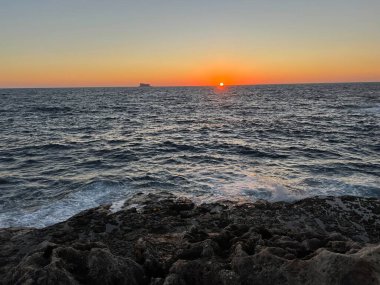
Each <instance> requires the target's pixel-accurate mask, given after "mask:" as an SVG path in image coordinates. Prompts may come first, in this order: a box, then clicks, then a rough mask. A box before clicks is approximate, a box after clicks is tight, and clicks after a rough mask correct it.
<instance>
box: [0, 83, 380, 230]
mask: <svg viewBox="0 0 380 285" xmlns="http://www.w3.org/2000/svg"><path fill="white" fill-rule="evenodd" d="M379 182H380V83H368V84H319V85H318V84H315V85H266V86H231V87H226V88H224V89H218V88H213V87H171V88H76V89H0V227H8V226H33V227H43V226H46V225H50V224H53V223H56V222H59V221H62V220H65V219H67V218H68V217H70V216H72V215H74V214H76V213H78V212H80V211H82V210H84V209H87V208H91V207H94V206H97V205H99V204H104V203H112V202H116V203H115V205H117V202H119V203H120V201H122V200H123V199H126V198H128V197H130V196H131V195H133V193H136V192H148V191H159V190H167V191H171V192H173V193H177V194H181V195H185V196H187V197H191V198H193V199H195V200H196V201H199V202H207V201H215V200H220V199H232V200H256V199H267V200H271V201H278V200H294V199H300V198H304V197H308V196H315V195H337V196H339V195H359V196H372V197H380V183H379Z"/></svg>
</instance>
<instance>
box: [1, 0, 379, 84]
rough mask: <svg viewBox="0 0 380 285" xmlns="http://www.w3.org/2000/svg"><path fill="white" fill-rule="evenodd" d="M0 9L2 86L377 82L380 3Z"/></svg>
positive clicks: (21, 1) (78, 1) (43, 4)
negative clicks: (224, 82)
mask: <svg viewBox="0 0 380 285" xmlns="http://www.w3.org/2000/svg"><path fill="white" fill-rule="evenodd" d="M0 7H1V8H0V27H1V29H0V39H1V41H0V87H17V86H31V87H33V86H89V85H91V86H112V85H126V86H128V85H135V84H137V83H138V82H140V81H148V82H151V83H152V84H155V85H209V84H214V83H216V82H218V81H226V82H227V83H229V84H250V83H252V84H255V83H287V82H290V83H292V82H337V81H339V82H341V81H380V17H379V15H378V14H379V11H380V1H378V0H377V1H375V0H364V1H350V0H348V1H343V0H339V1H338V0H335V1H334V0H333V1H324V0H322V1H306V0H303V1H300V0H291V1H290V0H288V1H287V0H283V1H244V0H237V1H226V0H223V1H220V0H219V1H216V0H215V1H214V0H212V1H168V0H160V1H158V0H157V1H153V0H146V1H120V0H117V1H105V0H104V1H99V0H91V1H90V0H75V1H74V0H65V1H64V0H49V1H47V0H36V1H32V0H29V1H27V0H17V1H15V0H13V1H4V0H0Z"/></svg>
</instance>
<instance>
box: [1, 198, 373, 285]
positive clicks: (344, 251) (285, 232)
mask: <svg viewBox="0 0 380 285" xmlns="http://www.w3.org/2000/svg"><path fill="white" fill-rule="evenodd" d="M379 242H380V200H379V199H377V198H363V197H354V196H342V197H331V196H327V197H313V198H306V199H303V200H298V201H295V202H267V201H263V200H259V201H257V202H249V203H237V202H229V201H225V202H216V203H209V204H201V205H196V204H194V203H193V202H192V201H191V200H189V199H187V198H184V197H178V196H174V195H173V194H170V193H167V192H160V193H154V194H153V193H150V194H142V193H139V194H136V195H135V196H133V197H132V198H131V199H129V200H127V201H126V202H125V203H124V206H123V207H121V209H120V210H119V211H117V212H112V211H111V205H104V206H99V207H96V208H93V209H89V210H86V211H83V212H81V213H79V214H77V215H75V216H73V217H71V218H70V219H68V220H67V221H65V222H61V223H58V224H54V225H52V226H49V227H46V228H42V229H34V228H5V229H0V280H1V284H25V283H27V284H29V283H28V282H30V284H41V283H44V284H46V283H49V284H50V283H52V284H58V283H59V284H152V285H153V284H155V285H158V284H166V285H169V284H172V285H174V284H304V283H307V284H378V283H379V282H380V273H379V272H380V262H379V261H380V245H379ZM57 282H58V283H57Z"/></svg>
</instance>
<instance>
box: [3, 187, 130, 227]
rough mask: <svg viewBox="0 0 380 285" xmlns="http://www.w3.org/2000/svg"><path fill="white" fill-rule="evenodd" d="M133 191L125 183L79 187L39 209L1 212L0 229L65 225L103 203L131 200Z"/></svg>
mask: <svg viewBox="0 0 380 285" xmlns="http://www.w3.org/2000/svg"><path fill="white" fill-rule="evenodd" d="M129 195H130V190H129V189H128V188H127V187H126V186H125V185H123V184H119V183H112V182H107V181H98V182H94V183H90V184H88V185H85V186H84V187H80V188H79V189H77V190H76V191H74V192H71V193H69V194H68V195H67V196H65V197H63V198H62V199H60V200H56V201H53V202H46V204H44V205H43V206H41V207H39V208H38V209H36V210H30V211H27V210H24V209H14V210H13V211H10V212H7V213H0V228H3V227H12V226H18V227H37V228H40V227H45V226H48V225H51V224H54V223H58V222H62V221H64V220H66V219H68V218H70V217H71V216H73V215H75V214H77V213H79V212H81V211H83V210H86V209H89V208H93V207H96V206H99V205H101V204H109V203H112V202H113V201H119V200H120V199H121V197H124V198H126V197H128V196H129Z"/></svg>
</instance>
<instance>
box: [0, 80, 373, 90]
mask: <svg viewBox="0 0 380 285" xmlns="http://www.w3.org/2000/svg"><path fill="white" fill-rule="evenodd" d="M360 83H380V81H337V82H295V83H258V84H231V85H228V84H225V85H224V87H228V86H266V85H312V84H360ZM170 87H218V85H151V86H149V87H140V86H138V85H99V86H96V85H94V86H39V87H33V86H25V87H1V86H0V90H1V89H79V88H147V89H149V88H170Z"/></svg>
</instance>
